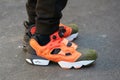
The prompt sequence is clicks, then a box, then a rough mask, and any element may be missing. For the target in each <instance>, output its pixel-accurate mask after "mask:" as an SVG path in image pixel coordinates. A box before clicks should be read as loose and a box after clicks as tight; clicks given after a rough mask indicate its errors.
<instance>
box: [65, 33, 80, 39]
mask: <svg viewBox="0 0 120 80" xmlns="http://www.w3.org/2000/svg"><path fill="white" fill-rule="evenodd" d="M77 36H78V33H75V34H72V35H70V36H68V37H67V38H66V39H67V40H68V41H72V40H74V39H75V38H77Z"/></svg>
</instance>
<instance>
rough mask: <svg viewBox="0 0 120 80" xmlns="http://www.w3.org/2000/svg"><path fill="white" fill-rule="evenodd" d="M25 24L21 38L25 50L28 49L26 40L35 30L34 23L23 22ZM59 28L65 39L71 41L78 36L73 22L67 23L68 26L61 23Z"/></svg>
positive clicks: (27, 40)
mask: <svg viewBox="0 0 120 80" xmlns="http://www.w3.org/2000/svg"><path fill="white" fill-rule="evenodd" d="M24 26H25V35H24V40H23V49H24V50H25V51H26V50H27V49H28V42H29V39H30V38H31V36H32V35H34V33H35V31H36V27H35V25H34V24H30V23H29V22H27V21H25V22H24ZM59 30H61V31H63V32H64V36H63V37H65V38H66V39H67V40H69V41H72V40H74V39H75V38H76V37H77V36H78V26H77V25H75V24H69V25H68V26H66V25H64V24H61V23H60V26H59Z"/></svg>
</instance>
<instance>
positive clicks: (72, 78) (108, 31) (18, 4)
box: [0, 0, 120, 80]
mask: <svg viewBox="0 0 120 80" xmlns="http://www.w3.org/2000/svg"><path fill="white" fill-rule="evenodd" d="M25 2H26V0H0V80H120V0H69V2H68V4H67V6H66V8H65V9H64V11H63V18H62V19H61V22H62V23H65V24H69V23H76V24H77V25H78V26H79V36H78V38H77V39H76V40H75V43H77V44H78V46H79V48H92V49H95V50H96V51H97V52H98V59H97V60H96V62H95V63H94V64H93V65H91V66H89V67H83V68H81V69H77V70H76V69H71V70H64V69H61V68H60V67H59V66H58V64H56V63H51V64H50V65H49V66H32V65H29V64H27V63H26V62H25V53H24V51H23V50H22V39H23V35H24V27H23V25H22V22H23V21H24V20H27V14H26V11H25Z"/></svg>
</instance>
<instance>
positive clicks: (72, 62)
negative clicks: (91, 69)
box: [26, 32, 97, 69]
mask: <svg viewBox="0 0 120 80" xmlns="http://www.w3.org/2000/svg"><path fill="white" fill-rule="evenodd" d="M30 46H31V48H32V49H33V50H34V51H35V53H36V56H35V55H34V56H35V57H31V58H27V59H26V61H27V62H28V63H30V64H34V65H48V64H49V61H53V62H57V63H58V64H59V65H60V66H61V67H62V68H68V69H69V68H72V67H74V68H80V67H81V66H83V65H88V64H91V63H93V62H94V61H95V60H96V57H97V56H96V53H95V51H93V52H92V53H87V54H85V55H83V53H80V52H78V51H76V49H77V45H76V44H74V43H72V42H69V41H68V40H67V39H65V38H61V37H60V34H59V32H55V33H54V34H52V35H51V36H50V42H49V43H48V44H46V45H44V46H41V45H39V43H38V42H37V38H36V37H34V38H31V39H30ZM91 56H92V57H91ZM36 57H37V58H36Z"/></svg>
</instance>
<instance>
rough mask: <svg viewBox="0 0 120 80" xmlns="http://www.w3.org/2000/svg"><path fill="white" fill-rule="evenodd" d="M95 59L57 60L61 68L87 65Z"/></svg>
mask: <svg viewBox="0 0 120 80" xmlns="http://www.w3.org/2000/svg"><path fill="white" fill-rule="evenodd" d="M94 61H95V60H84V61H78V62H66V61H60V62H58V64H59V65H60V66H61V67H62V68H72V67H74V68H80V67H82V66H83V65H84V66H87V65H89V64H91V63H93V62H94Z"/></svg>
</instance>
